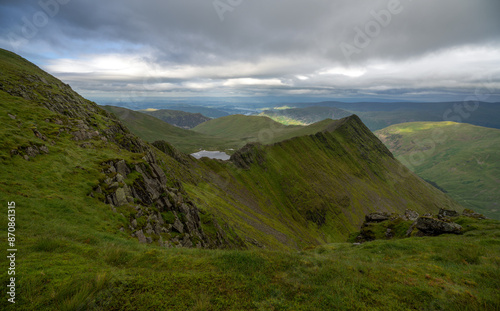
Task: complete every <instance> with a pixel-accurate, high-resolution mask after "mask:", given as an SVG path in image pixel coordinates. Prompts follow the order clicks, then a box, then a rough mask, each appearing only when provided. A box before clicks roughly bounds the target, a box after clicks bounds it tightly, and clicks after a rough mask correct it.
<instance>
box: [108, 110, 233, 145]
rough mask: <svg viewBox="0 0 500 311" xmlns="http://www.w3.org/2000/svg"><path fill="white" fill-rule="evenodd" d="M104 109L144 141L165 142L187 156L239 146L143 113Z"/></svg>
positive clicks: (230, 141)
mask: <svg viewBox="0 0 500 311" xmlns="http://www.w3.org/2000/svg"><path fill="white" fill-rule="evenodd" d="M102 108H104V109H105V110H107V111H109V112H111V113H113V114H114V115H116V116H117V117H118V118H119V119H120V120H121V121H122V122H123V123H124V124H125V125H126V126H127V128H128V129H130V131H131V132H132V133H134V134H135V135H137V136H139V137H140V138H142V139H143V140H145V141H148V142H151V143H152V142H154V141H157V140H165V141H168V142H169V143H171V144H172V145H173V146H174V147H175V148H177V149H179V150H180V151H182V152H184V153H187V154H190V153H193V152H197V151H199V150H201V149H205V150H227V149H230V148H235V147H236V146H237V142H236V141H233V140H230V139H221V138H217V137H212V136H210V135H204V134H201V133H197V132H194V131H191V130H186V129H183V128H179V127H176V126H173V125H171V124H168V123H167V122H165V121H163V120H160V119H159V118H156V117H154V116H151V115H149V114H146V113H144V112H142V111H134V110H130V109H126V108H121V107H114V106H103V107H102Z"/></svg>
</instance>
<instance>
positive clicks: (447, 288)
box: [0, 50, 500, 310]
mask: <svg viewBox="0 0 500 311" xmlns="http://www.w3.org/2000/svg"><path fill="white" fill-rule="evenodd" d="M0 72H1V75H0V124H1V125H0V134H1V135H0V163H1V168H2V169H1V170H0V196H1V197H2V198H3V199H4V202H9V204H8V205H9V206H15V216H12V214H11V213H9V216H10V219H9V221H10V222H15V225H14V226H11V225H9V227H11V228H15V231H14V232H13V231H12V230H9V231H8V229H7V228H8V227H7V226H1V227H0V234H1V235H2V236H3V237H4V242H5V247H6V248H7V237H8V235H7V233H8V232H10V233H13V234H15V237H14V238H15V239H12V238H13V236H10V237H9V238H10V239H9V240H8V241H9V243H11V244H10V245H9V247H16V248H18V251H16V256H17V257H16V260H15V268H16V270H15V275H13V276H12V277H15V280H12V279H7V278H3V279H2V283H3V285H4V286H5V288H9V293H8V292H7V290H4V291H2V293H1V294H0V299H1V302H0V304H1V307H2V309H6V310H9V309H13V308H16V309H21V310H78V309H81V310H93V309H97V310H102V309H110V310H113V309H121V310H141V309H142V310H147V309H155V310H157V309H173V310H175V309H178V310H185V309H197V310H210V309H241V308H244V309H259V308H260V309H273V308H274V309H277V308H282V309H308V310H310V309H325V308H326V309H331V308H334V307H335V306H340V307H342V308H344V309H349V308H350V309H360V308H361V309H363V308H365V309H366V308H369V307H377V306H379V307H380V306H390V307H394V308H396V307H398V306H400V305H402V306H404V307H407V308H414V309H415V308H417V309H418V308H430V307H435V308H442V309H447V308H457V307H459V306H469V307H470V306H472V307H476V306H478V307H485V308H495V307H497V306H498V305H499V303H498V299H497V298H495V297H496V295H495V293H496V289H497V288H498V285H499V284H498V279H500V278H499V275H498V267H497V264H498V263H497V260H496V258H498V256H499V253H498V250H497V248H496V247H495V245H497V244H498V243H497V242H498V241H497V237H498V231H499V230H498V222H494V221H492V220H484V221H480V220H475V219H470V220H469V219H468V218H464V219H461V220H459V222H461V223H462V224H463V226H464V228H466V229H465V230H464V231H466V233H465V234H464V235H463V236H443V237H438V238H436V239H435V240H431V238H422V239H415V240H413V239H411V240H406V241H405V240H401V241H396V240H395V241H380V242H378V241H375V242H373V243H372V244H368V243H367V244H365V245H358V246H359V247H358V246H356V245H352V244H351V243H342V242H344V241H346V240H347V238H348V237H349V236H350V235H351V234H354V233H355V232H357V231H358V230H359V227H360V226H361V224H362V223H363V220H364V216H365V214H367V213H369V212H373V211H377V210H381V211H386V212H398V213H404V211H405V210H406V209H407V208H410V209H413V210H415V211H417V212H419V213H421V214H422V213H427V212H431V213H437V211H438V210H439V209H440V208H446V209H454V210H459V211H460V210H461V209H462V207H461V206H460V205H458V204H457V203H456V202H455V201H453V200H451V199H450V198H449V197H448V196H447V195H445V194H444V193H442V192H440V191H439V190H437V189H436V188H434V187H433V186H431V185H429V184H428V183H426V182H424V181H423V180H421V179H420V178H419V177H417V176H416V175H414V174H413V173H412V172H410V171H409V170H408V169H406V168H405V167H404V166H403V165H402V164H401V163H399V162H398V161H397V160H395V159H394V158H393V156H392V154H391V153H390V152H389V150H388V149H387V148H386V147H385V146H384V145H383V144H382V143H381V142H380V141H379V140H378V139H377V138H376V137H375V136H374V135H373V134H372V133H371V132H370V131H369V130H368V129H367V128H366V126H364V124H363V123H362V122H361V121H360V119H359V118H358V117H357V116H351V117H348V118H344V119H341V120H336V121H332V120H327V121H325V122H326V123H325V124H322V125H321V128H322V129H321V130H320V131H318V132H316V133H315V134H308V135H301V136H296V137H290V138H288V139H286V140H282V141H278V142H275V143H271V144H267V145H263V144H258V143H254V144H248V145H246V146H245V147H244V148H242V149H240V150H238V151H236V152H235V153H234V154H233V155H232V157H231V160H230V161H225V162H224V161H218V160H210V159H202V160H196V159H194V158H192V157H190V156H188V155H186V154H184V153H182V152H180V151H178V150H177V149H176V148H175V147H173V146H172V145H170V144H169V143H168V142H165V141H155V142H153V143H148V142H145V141H143V140H142V139H140V138H139V137H137V136H135V135H133V134H132V133H131V132H130V131H129V129H128V128H126V127H125V126H124V125H123V124H122V123H121V121H120V120H119V119H118V118H117V117H116V116H114V115H113V114H111V113H109V112H107V111H105V110H104V109H102V108H100V107H99V106H98V105H96V104H95V103H93V102H90V101H88V100H86V99H84V98H82V97H81V96H79V95H78V94H77V93H76V92H74V91H73V90H72V89H71V88H70V86H68V85H66V84H64V83H63V82H61V81H59V80H58V79H56V78H54V77H52V76H50V75H49V74H47V73H45V72H43V71H42V70H40V69H39V68H38V67H36V66H35V65H33V64H31V63H29V62H28V61H26V60H25V59H23V58H21V57H19V56H17V55H15V54H13V53H11V52H8V51H5V50H0ZM291 133H292V132H289V133H288V134H287V135H289V134H290V135H291ZM295 133H299V132H295ZM285 136H286V135H285ZM285 136H284V137H285ZM13 202H14V203H13ZM6 205H7V204H6ZM7 210H12V208H8V207H7V206H5V209H3V212H2V213H4V214H3V215H4V217H5V218H7ZM12 217H14V218H15V219H13V220H12ZM466 226H467V227H466ZM330 242H335V243H332V244H330V245H325V243H330ZM443 246H446V247H445V248H446V250H443V248H444V247H443ZM306 248H307V249H309V250H305V249H306ZM464 249H465V250H464ZM11 252H13V251H11ZM9 254H10V253H9ZM11 262H13V261H12V260H10V259H8V258H7V256H4V257H3V259H1V260H0V264H1V265H2V266H4V267H7V266H10V267H12V263H11ZM408 267H411V269H410V268H408ZM445 268H446V270H445ZM463 270H466V271H467V274H465V273H464V272H463ZM12 282H13V283H15V284H14V285H15V290H14V291H15V297H16V298H15V299H16V304H15V305H13V304H10V303H7V298H8V297H10V296H11V294H10V293H11V292H12V291H11V290H10V288H13V287H12V286H11V283H12ZM408 284H410V285H412V286H414V287H408ZM413 288H415V289H413ZM409 291H410V292H409ZM413 291H415V292H413ZM332 293H333V294H332ZM381 293H382V294H381ZM337 294H338V295H337ZM394 297H408V298H394ZM495 299H496V300H495ZM337 300H339V301H337Z"/></svg>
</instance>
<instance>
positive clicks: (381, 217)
mask: <svg viewBox="0 0 500 311" xmlns="http://www.w3.org/2000/svg"><path fill="white" fill-rule="evenodd" d="M389 218H391V214H389V213H385V212H375V213H371V214H368V215H366V216H365V223H372V222H381V221H386V220H389Z"/></svg>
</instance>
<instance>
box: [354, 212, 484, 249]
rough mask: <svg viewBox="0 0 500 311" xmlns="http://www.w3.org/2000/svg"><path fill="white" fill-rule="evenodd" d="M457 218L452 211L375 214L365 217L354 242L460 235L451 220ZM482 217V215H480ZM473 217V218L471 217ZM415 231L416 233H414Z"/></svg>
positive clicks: (456, 226) (460, 228)
mask: <svg viewBox="0 0 500 311" xmlns="http://www.w3.org/2000/svg"><path fill="white" fill-rule="evenodd" d="M466 214H467V215H474V214H477V213H474V211H470V212H469V211H467V213H465V212H464V216H466ZM457 216H459V214H458V212H456V211H453V210H445V209H440V211H439V213H438V215H437V216H436V217H433V216H432V215H430V214H429V215H424V216H422V217H419V215H418V213H417V212H415V211H413V210H409V209H407V210H406V211H405V214H404V215H398V214H389V213H386V212H375V213H371V214H368V215H366V216H365V222H364V223H363V225H362V226H361V231H360V233H359V235H358V236H357V237H356V242H366V241H372V240H376V239H392V238H396V237H399V238H403V237H411V236H414V235H415V236H436V235H440V234H445V233H452V234H461V233H462V227H461V226H460V225H459V224H457V223H454V222H452V221H451V220H452V219H454V218H455V217H457ZM481 216H482V215H481ZM472 217H474V216H472ZM415 229H417V231H415Z"/></svg>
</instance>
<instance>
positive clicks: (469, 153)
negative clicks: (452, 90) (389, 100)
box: [377, 122, 500, 219]
mask: <svg viewBox="0 0 500 311" xmlns="http://www.w3.org/2000/svg"><path fill="white" fill-rule="evenodd" d="M377 135H378V137H379V138H380V139H381V140H382V141H383V142H384V143H385V144H386V145H387V146H388V147H389V149H391V151H392V152H393V153H394V154H395V156H396V157H397V158H398V159H399V160H400V161H401V162H403V163H404V164H405V165H407V166H408V168H410V169H411V170H412V171H414V172H415V173H417V174H418V175H419V176H421V177H422V178H424V179H426V180H430V181H432V182H434V183H436V184H437V185H438V186H439V187H440V188H442V189H444V190H445V191H447V193H448V194H449V195H450V196H451V197H453V198H454V199H455V200H457V201H458V202H459V203H460V204H462V205H463V206H464V207H466V208H471V209H473V210H475V211H477V212H480V213H482V214H484V215H486V216H488V217H492V218H495V219H500V206H499V205H498V204H499V202H500V192H498V189H499V188H498V186H499V183H500V181H499V179H498V176H500V153H499V152H498V146H499V145H500V130H498V129H491V128H485V127H479V126H474V125H470V124H463V123H454V122H414V123H405V124H398V125H393V126H390V127H388V128H386V129H383V130H380V131H377Z"/></svg>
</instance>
